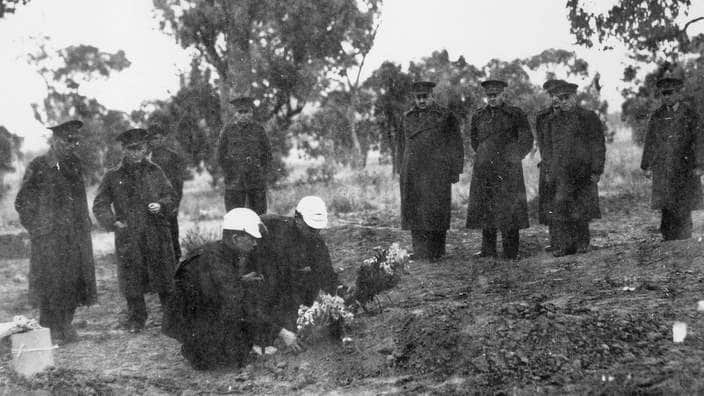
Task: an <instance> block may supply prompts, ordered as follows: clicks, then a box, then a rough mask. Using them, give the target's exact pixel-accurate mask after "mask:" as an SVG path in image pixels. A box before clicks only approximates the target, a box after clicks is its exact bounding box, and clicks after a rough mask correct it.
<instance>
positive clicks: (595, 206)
mask: <svg viewBox="0 0 704 396" xmlns="http://www.w3.org/2000/svg"><path fill="white" fill-rule="evenodd" d="M576 92H577V85H576V84H570V83H567V82H565V83H563V84H560V85H558V86H557V87H556V88H555V89H554V93H555V95H556V96H557V98H558V100H559V101H560V111H559V112H556V113H555V114H553V115H552V116H551V117H550V118H549V120H548V134H547V136H546V137H545V139H544V147H545V149H544V151H545V155H546V156H547V157H548V158H550V167H549V170H548V174H547V180H548V183H550V185H551V188H552V189H553V194H554V196H553V199H552V203H551V209H552V212H551V220H550V221H551V225H552V227H553V231H554V234H555V239H556V243H557V250H555V251H553V255H554V256H555V257H560V256H564V255H567V254H574V253H584V252H586V251H587V250H589V240H590V235H589V222H590V221H591V220H593V219H596V218H600V217H601V211H600V210H599V192H598V187H597V183H598V182H599V179H600V178H601V174H602V173H604V161H605V155H606V145H605V142H604V126H603V124H602V123H601V120H600V119H599V116H598V115H596V113H594V112H593V111H590V110H587V109H584V108H582V107H580V106H578V105H577V98H576Z"/></svg>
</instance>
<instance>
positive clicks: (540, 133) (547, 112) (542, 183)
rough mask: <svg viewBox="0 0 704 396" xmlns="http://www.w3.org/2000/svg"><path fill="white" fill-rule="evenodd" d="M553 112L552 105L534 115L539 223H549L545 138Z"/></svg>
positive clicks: (549, 195) (549, 193)
mask: <svg viewBox="0 0 704 396" xmlns="http://www.w3.org/2000/svg"><path fill="white" fill-rule="evenodd" d="M554 112H555V110H554V109H553V107H552V106H550V107H548V108H545V109H543V110H541V111H539V112H538V114H537V115H536V116H535V136H536V140H537V142H538V149H539V150H540V163H539V164H538V167H539V168H540V169H539V173H538V221H539V222H540V224H545V225H548V224H550V203H551V202H552V199H553V195H554V192H553V191H552V188H551V187H552V186H551V185H550V183H548V180H547V174H548V171H549V170H550V158H547V157H546V154H547V153H546V150H545V138H546V136H547V133H548V131H547V128H548V122H547V121H548V119H549V118H550V116H552V114H553V113H554Z"/></svg>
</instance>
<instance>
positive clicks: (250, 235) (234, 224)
mask: <svg viewBox="0 0 704 396" xmlns="http://www.w3.org/2000/svg"><path fill="white" fill-rule="evenodd" d="M260 226H261V220H260V219H259V216H257V214H256V213H255V212H254V211H252V210H251V209H247V208H235V209H232V210H231V211H229V212H228V213H227V214H226V215H225V217H224V218H223V226H222V239H221V240H219V241H215V242H210V243H208V244H205V245H204V246H202V247H200V248H198V249H196V250H195V251H194V252H192V253H190V254H189V255H188V257H187V258H186V259H185V260H184V261H183V262H181V264H180V265H179V267H178V268H177V270H176V275H175V277H174V278H175V284H176V292H175V294H174V296H173V298H172V300H171V304H170V306H169V311H168V315H167V319H166V320H165V323H164V333H165V334H166V335H168V336H170V337H173V338H175V339H177V340H179V341H181V342H182V343H183V346H182V347H181V353H182V354H183V356H184V357H185V358H186V359H188V361H189V362H191V364H192V365H193V367H194V368H196V369H201V370H202V369H209V368H214V367H222V366H231V365H235V366H241V365H242V364H243V363H244V362H245V360H246V358H247V356H248V355H249V351H250V350H251V349H252V346H253V340H254V336H255V335H256V334H255V330H257V331H262V330H265V331H271V332H272V333H274V332H276V331H277V330H278V334H279V336H280V337H281V338H282V339H283V340H284V342H285V343H286V345H288V346H290V347H292V348H294V349H298V348H299V347H298V344H297V340H296V335H295V334H294V333H293V332H291V331H288V330H286V329H283V328H282V327H281V326H280V323H278V321H277V319H276V318H272V317H269V316H267V315H266V314H264V313H262V312H261V311H260V310H258V309H256V308H255V307H254V306H253V304H250V303H249V301H248V299H250V297H251V296H250V295H249V293H248V292H247V290H248V289H250V288H248V287H247V285H258V284H259V283H260V282H261V281H262V277H261V275H260V274H258V273H257V272H255V271H251V268H252V266H251V264H252V263H251V262H250V260H249V253H250V252H252V250H253V249H254V248H255V247H256V246H257V244H258V242H259V241H260V240H261V237H262V235H261V231H260ZM263 326H264V327H263Z"/></svg>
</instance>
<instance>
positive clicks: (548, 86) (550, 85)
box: [543, 79, 565, 94]
mask: <svg viewBox="0 0 704 396" xmlns="http://www.w3.org/2000/svg"><path fill="white" fill-rule="evenodd" d="M564 83H565V81H564V80H558V79H552V80H547V81H545V83H543V89H544V90H546V91H547V92H548V93H549V94H552V93H553V91H554V90H555V88H557V87H558V86H559V85H560V84H564Z"/></svg>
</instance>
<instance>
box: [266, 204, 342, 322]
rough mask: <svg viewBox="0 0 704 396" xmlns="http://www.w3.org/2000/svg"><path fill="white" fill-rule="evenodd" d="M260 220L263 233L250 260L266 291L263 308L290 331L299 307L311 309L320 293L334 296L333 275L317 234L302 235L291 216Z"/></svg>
mask: <svg viewBox="0 0 704 396" xmlns="http://www.w3.org/2000/svg"><path fill="white" fill-rule="evenodd" d="M261 219H262V223H264V225H265V226H266V228H267V231H266V232H265V233H264V234H263V236H262V239H260V240H259V241H258V246H257V248H256V249H255V251H254V254H253V257H254V259H255V261H256V267H257V268H258V269H259V271H260V272H261V273H262V274H263V276H264V284H265V289H266V290H267V291H268V293H267V297H266V299H265V301H267V302H266V303H265V305H267V306H269V307H271V308H272V311H271V313H270V314H271V315H272V316H276V317H279V318H281V319H282V320H283V321H284V327H286V328H287V329H289V330H293V329H295V328H296V318H297V317H298V307H299V306H300V305H301V304H303V305H307V306H311V304H313V301H315V298H316V297H317V296H318V292H319V291H320V290H322V291H324V292H325V293H328V294H330V295H335V292H336V289H337V285H338V279H337V274H336V273H335V271H334V270H333V268H332V262H331V260H330V252H329V251H328V248H327V245H326V244H325V241H324V240H323V238H322V237H321V236H320V235H319V234H318V235H315V234H304V233H302V232H301V231H300V230H299V229H298V228H297V227H296V224H295V219H294V218H293V217H285V216H279V215H263V216H261Z"/></svg>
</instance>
